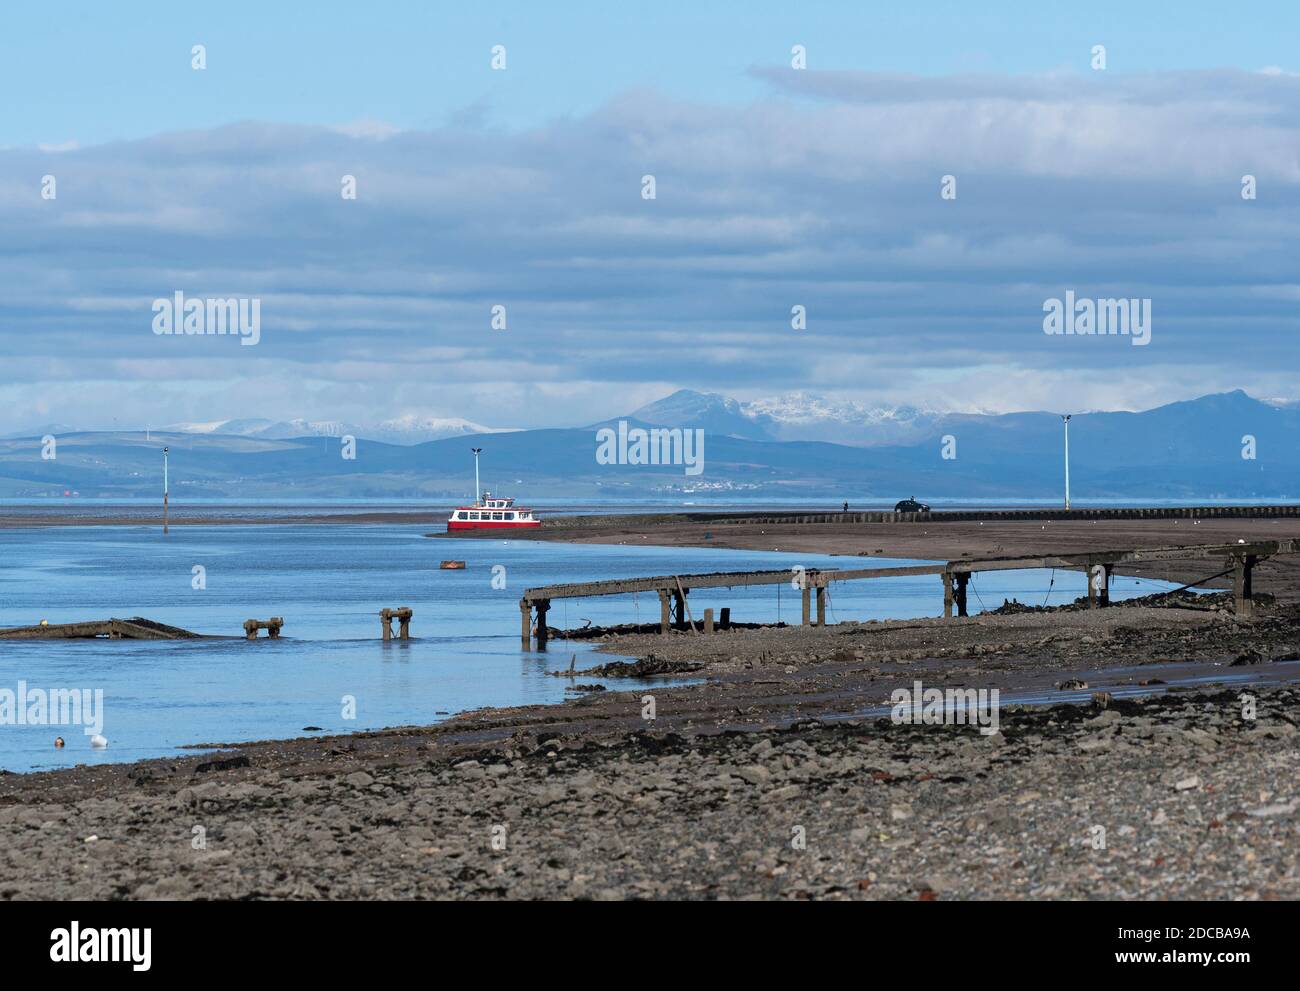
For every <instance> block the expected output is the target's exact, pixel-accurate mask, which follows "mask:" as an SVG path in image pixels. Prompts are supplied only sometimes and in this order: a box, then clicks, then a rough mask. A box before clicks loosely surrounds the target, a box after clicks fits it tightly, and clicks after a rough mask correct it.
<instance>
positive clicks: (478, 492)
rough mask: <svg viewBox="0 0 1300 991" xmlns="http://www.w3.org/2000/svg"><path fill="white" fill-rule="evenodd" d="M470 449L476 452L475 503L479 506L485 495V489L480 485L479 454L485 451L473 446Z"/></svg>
mask: <svg viewBox="0 0 1300 991" xmlns="http://www.w3.org/2000/svg"><path fill="white" fill-rule="evenodd" d="M470 450H471V451H473V452H474V505H476V506H477V505H478V504H479V501H480V499H482V497H483V490H482V489H480V488H479V487H478V456H479V455H480V454H482V453H483V448H481V447H471V448H470Z"/></svg>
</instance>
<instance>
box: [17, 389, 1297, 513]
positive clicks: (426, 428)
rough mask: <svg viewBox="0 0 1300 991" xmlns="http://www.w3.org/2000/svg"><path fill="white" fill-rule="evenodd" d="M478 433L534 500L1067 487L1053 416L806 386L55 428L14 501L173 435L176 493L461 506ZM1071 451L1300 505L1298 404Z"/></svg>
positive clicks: (1201, 489)
mask: <svg viewBox="0 0 1300 991" xmlns="http://www.w3.org/2000/svg"><path fill="white" fill-rule="evenodd" d="M620 419H621V420H623V421H626V422H627V423H628V424H629V425H630V426H631V427H636V426H641V427H654V426H660V427H682V428H687V429H700V430H703V431H704V436H705V450H704V470H703V471H702V472H701V473H700V474H699V475H696V476H688V475H686V473H685V472H684V470H683V467H682V466H680V465H677V466H674V465H654V466H651V465H645V466H641V465H636V464H600V463H598V462H597V459H596V456H595V455H596V449H597V444H596V434H595V431H596V430H597V429H598V428H599V427H601V426H607V425H615V424H617V422H618V421H619V420H620ZM52 427H57V425H52ZM440 432H441V435H440V436H439V434H440ZM43 434H52V435H54V436H55V438H56V440H57V449H56V450H57V456H56V457H55V458H54V459H53V460H45V459H43V458H42V457H41V444H40V437H41V436H42V435H43ZM348 434H350V435H352V436H354V437H356V438H358V440H357V445H356V457H355V459H351V460H349V459H345V458H344V456H343V455H344V453H345V448H344V445H343V444H342V442H341V440H340V438H342V437H343V436H344V435H348ZM471 437H472V438H473V440H474V444H475V446H480V447H482V448H484V455H483V480H484V485H485V487H491V488H494V489H501V490H503V491H504V492H506V494H513V495H517V496H519V497H520V498H521V499H525V500H526V499H528V498H542V497H548V498H573V499H583V498H597V497H600V498H627V499H648V498H662V499H673V500H691V501H697V502H698V501H702V500H706V499H710V498H717V499H733V500H734V499H741V498H745V499H763V500H767V501H775V502H779V501H781V500H782V499H792V498H796V497H798V498H801V499H817V500H825V501H826V502H828V503H829V504H832V505H837V504H839V503H840V502H842V501H845V500H847V501H849V502H850V503H853V504H856V505H859V506H861V505H865V504H868V503H870V504H875V505H880V504H892V502H894V501H895V500H897V499H899V498H903V497H907V496H915V497H916V498H918V499H921V500H923V501H932V502H933V501H945V500H946V501H968V500H997V501H1004V502H1014V501H1017V500H1042V499H1056V498H1058V497H1059V495H1060V492H1061V489H1062V461H1063V454H1062V446H1063V445H1062V424H1061V420H1060V417H1059V416H1058V415H1057V414H1055V413H1049V412H1033V413H1008V414H1000V415H993V414H983V413H945V412H941V411H934V410H921V409H915V408H911V407H900V408H893V407H883V406H881V407H874V406H868V405H863V404H859V403H840V402H833V401H830V400H826V399H823V398H820V397H816V396H811V395H807V394H803V393H792V394H790V395H789V396H785V397H781V398H779V399H770V400H762V401H754V402H748V403H742V402H738V401H736V400H734V399H730V398H728V397H726V396H721V395H716V394H710V393H699V392H691V391H680V392H676V393H674V394H673V395H671V396H668V397H666V398H664V399H662V400H659V401H657V402H654V403H650V404H648V405H646V406H642V407H640V408H639V409H636V410H633V411H632V412H630V413H628V414H626V415H625V416H623V417H615V418H613V419H611V420H608V421H603V422H602V423H598V424H591V425H588V426H586V427H581V428H554V429H541V430H513V431H489V430H488V428H486V427H482V426H481V425H479V424H474V423H471V422H469V421H466V420H458V419H433V418H421V417H406V418H401V419H398V420H388V421H384V422H382V423H377V424H375V425H373V426H371V427H365V426H357V425H349V424H345V423H335V422H320V421H306V420H301V421H300V420H289V421H273V420H225V421H218V422H214V423H186V424H174V425H172V426H171V427H169V428H167V429H165V430H161V431H151V432H150V433H149V434H148V435H146V434H145V433H144V432H143V431H129V432H126V431H122V432H104V431H100V432H94V431H89V432H87V431H82V432H77V431H70V430H66V429H63V428H57V429H53V428H51V429H39V430H33V431H31V433H29V434H28V435H26V436H24V437H20V438H9V439H5V440H0V496H3V497H7V498H22V497H36V496H49V495H59V496H61V495H62V494H63V492H65V491H66V492H70V493H71V492H76V493H78V494H79V495H80V496H81V497H102V496H142V495H153V494H155V493H157V492H158V491H159V490H160V486H161V456H160V448H161V447H162V445H163V444H167V445H169V446H170V447H171V449H172V456H171V470H172V480H173V484H172V495H173V498H175V499H182V498H185V497H186V496H187V495H188V496H193V497H201V498H229V499H239V498H241V497H242V498H258V499H276V498H279V499H293V498H356V499H375V498H422V499H428V500H430V501H433V502H442V503H446V502H452V501H459V500H461V499H467V498H470V497H472V495H473V471H474V465H473V459H472V457H471V456H470V452H469V445H468V444H467V443H466V441H467V440H468V439H469V438H471ZM1070 453H1071V481H1072V491H1073V495H1074V496H1075V498H1076V499H1080V500H1084V499H1093V500H1114V501H1125V502H1134V501H1142V500H1156V499H1161V500H1196V501H1199V500H1210V499H1252V498H1255V499H1277V500H1290V499H1294V498H1298V497H1300V406H1297V405H1295V404H1293V403H1288V402H1284V401H1275V400H1270V401H1261V400H1257V399H1253V398H1251V397H1250V396H1248V395H1246V393H1244V392H1241V391H1235V392H1228V393H1220V394H1215V395H1209V396H1202V397H1200V398H1198V399H1193V400H1188V401H1185V402H1178V403H1171V404H1169V405H1166V406H1160V407H1157V408H1155V409H1151V410H1146V411H1143V412H1134V413H1130V412H1091V413H1079V414H1076V415H1075V416H1074V419H1073V420H1072V421H1071V424H1070ZM1243 453H1248V454H1250V453H1253V455H1254V457H1249V458H1248V457H1243ZM945 454H947V455H955V456H954V457H945Z"/></svg>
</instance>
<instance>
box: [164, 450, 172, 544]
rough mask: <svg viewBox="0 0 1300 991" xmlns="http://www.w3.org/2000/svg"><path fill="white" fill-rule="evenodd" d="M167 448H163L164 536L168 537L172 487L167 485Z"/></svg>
mask: <svg viewBox="0 0 1300 991" xmlns="http://www.w3.org/2000/svg"><path fill="white" fill-rule="evenodd" d="M167 450H168V449H167V448H165V447H164V448H163V536H166V535H167V494H168V490H169V488H170V486H169V485H168V484H167Z"/></svg>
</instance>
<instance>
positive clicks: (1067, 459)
mask: <svg viewBox="0 0 1300 991" xmlns="http://www.w3.org/2000/svg"><path fill="white" fill-rule="evenodd" d="M1061 420H1062V421H1063V422H1064V423H1065V511H1066V512H1067V513H1068V512H1069V511H1070V414H1069V413H1062V414H1061Z"/></svg>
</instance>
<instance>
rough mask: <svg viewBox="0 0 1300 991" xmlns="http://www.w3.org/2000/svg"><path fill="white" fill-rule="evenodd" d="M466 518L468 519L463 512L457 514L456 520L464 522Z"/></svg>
mask: <svg viewBox="0 0 1300 991" xmlns="http://www.w3.org/2000/svg"><path fill="white" fill-rule="evenodd" d="M465 518H466V516H465V514H464V513H463V512H462V513H457V514H456V519H458V520H463V519H465Z"/></svg>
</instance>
